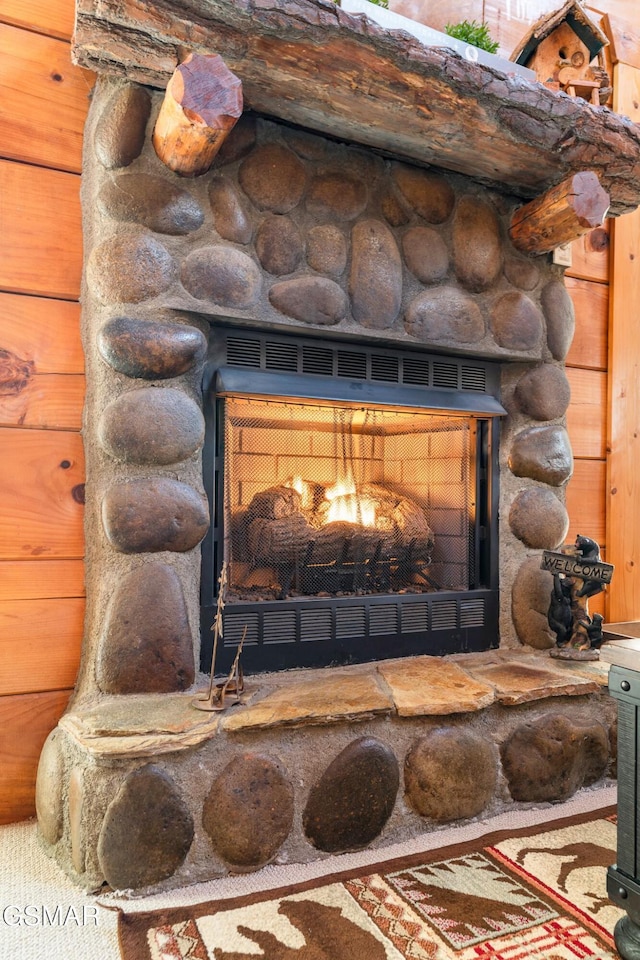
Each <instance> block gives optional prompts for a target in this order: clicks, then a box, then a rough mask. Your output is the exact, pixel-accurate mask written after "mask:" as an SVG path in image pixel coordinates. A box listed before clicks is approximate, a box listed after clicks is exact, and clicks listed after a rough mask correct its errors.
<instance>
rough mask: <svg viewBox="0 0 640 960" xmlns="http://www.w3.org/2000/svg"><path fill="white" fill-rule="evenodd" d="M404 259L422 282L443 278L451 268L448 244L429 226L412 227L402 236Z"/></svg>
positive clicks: (432, 281)
mask: <svg viewBox="0 0 640 960" xmlns="http://www.w3.org/2000/svg"><path fill="white" fill-rule="evenodd" d="M402 252H403V253H404V261H405V263H406V265H407V267H408V268H409V270H410V271H411V273H412V274H413V275H414V277H416V278H417V279H418V280H420V282H421V283H437V282H438V281H439V280H443V279H444V277H446V275H447V270H448V269H449V251H448V250H447V245H446V243H445V242H444V240H443V239H442V237H441V236H440V234H439V233H436V231H435V230H431V229H430V228H429V227H411V228H410V229H409V230H407V232H406V233H405V234H404V236H403V238H402Z"/></svg>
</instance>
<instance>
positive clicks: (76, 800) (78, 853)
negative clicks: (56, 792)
mask: <svg viewBox="0 0 640 960" xmlns="http://www.w3.org/2000/svg"><path fill="white" fill-rule="evenodd" d="M67 803H68V809H69V840H70V841H71V862H72V863H73V869H74V870H75V871H76V873H84V871H85V868H86V842H85V837H84V830H83V821H84V777H83V771H82V767H79V766H78V767H74V768H73V770H72V771H71V773H70V775H69V798H68V801H67Z"/></svg>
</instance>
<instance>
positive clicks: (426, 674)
mask: <svg viewBox="0 0 640 960" xmlns="http://www.w3.org/2000/svg"><path fill="white" fill-rule="evenodd" d="M378 673H379V674H380V675H381V676H382V677H383V679H384V680H385V681H386V683H387V684H388V686H389V689H390V691H391V696H392V697H393V700H394V703H395V705H396V710H397V712H398V715H399V716H401V717H419V716H444V715H446V714H450V713H469V712H472V711H474V710H482V709H483V708H484V707H488V706H490V704H492V703H493V701H494V700H495V690H494V687H493V686H491V685H490V684H487V683H483V682H481V681H478V680H476V679H475V678H474V677H472V676H471V675H470V674H469V673H467V672H466V671H465V670H463V669H462V667H459V666H458V665H457V664H455V663H450V662H449V661H442V660H439V659H438V658H437V657H415V658H412V659H410V660H390V661H387V662H386V663H381V664H379V665H378Z"/></svg>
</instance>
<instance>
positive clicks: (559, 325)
mask: <svg viewBox="0 0 640 960" xmlns="http://www.w3.org/2000/svg"><path fill="white" fill-rule="evenodd" d="M540 302H541V303H542V309H543V311H544V315H545V317H546V320H547V345H548V347H549V350H550V351H551V356H552V357H553V359H554V360H564V358H565V357H566V355H567V353H568V351H569V347H570V346H571V342H572V340H573V334H574V332H575V327H576V314H575V309H574V306H573V300H572V299H571V296H570V295H569V293H568V291H567V289H566V287H565V285H564V284H563V283H562V282H561V281H560V280H551V281H550V282H549V283H548V284H547V285H546V286H545V287H544V288H543V290H542V295H541V298H540Z"/></svg>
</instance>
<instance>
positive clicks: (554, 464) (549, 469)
mask: <svg viewBox="0 0 640 960" xmlns="http://www.w3.org/2000/svg"><path fill="white" fill-rule="evenodd" d="M509 469H510V470H511V472H512V473H513V474H515V476H516V477H529V478H530V479H531V480H539V481H540V482H541V483H548V484H550V485H551V486H552V487H559V486H561V485H562V484H563V483H565V482H566V481H567V480H569V478H570V477H571V474H572V473H573V452H572V450H571V442H570V440H569V434H568V433H567V431H566V430H565V429H564V427H560V426H544V427H527V429H526V430H522V431H521V432H520V433H519V434H518V435H517V436H516V437H515V438H514V440H513V443H512V445H511V452H510V454H509Z"/></svg>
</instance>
